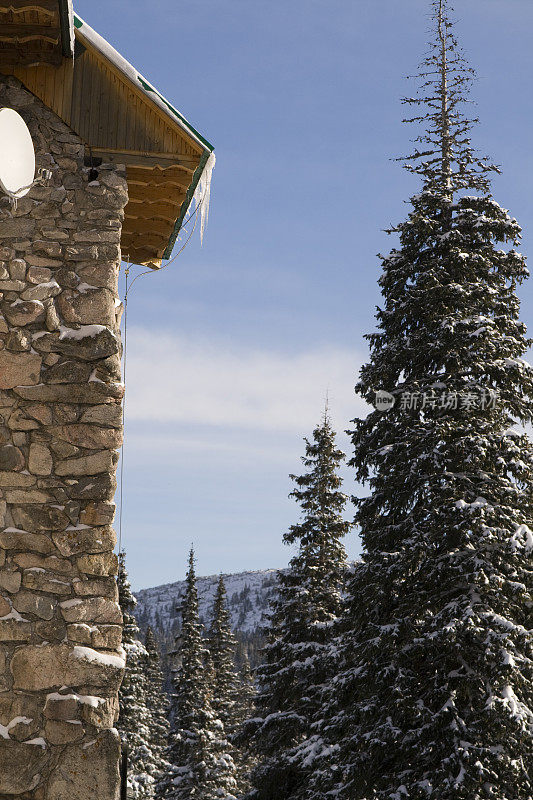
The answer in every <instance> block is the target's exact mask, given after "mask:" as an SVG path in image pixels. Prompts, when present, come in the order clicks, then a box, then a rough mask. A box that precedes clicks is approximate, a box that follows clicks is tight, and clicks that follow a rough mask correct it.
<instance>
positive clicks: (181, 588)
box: [135, 569, 278, 635]
mask: <svg viewBox="0 0 533 800" xmlns="http://www.w3.org/2000/svg"><path fill="white" fill-rule="evenodd" d="M277 574H278V570H276V569H265V570H255V571H253V572H238V573H235V574H228V575H223V576H222V577H223V578H224V582H225V584H226V591H227V595H228V607H229V611H230V615H231V625H232V628H233V630H235V631H240V632H242V633H245V634H253V633H255V632H257V631H258V629H259V628H260V627H261V626H262V625H263V624H264V616H265V613H266V612H267V611H268V607H269V602H270V599H271V598H272V597H273V596H274V595H275V593H276V588H277ZM219 577H220V576H219V575H208V576H205V577H200V578H198V579H197V586H198V606H199V612H200V618H201V620H202V622H203V623H204V624H206V625H209V623H210V620H211V610H212V606H213V599H214V595H215V590H216V586H217V583H218V580H219ZM184 593H185V581H176V582H175V583H166V584H164V585H162V586H154V587H153V588H150V589H141V590H140V591H138V592H136V593H135V597H136V599H137V608H136V609H135V616H136V617H137V619H138V621H139V624H140V626H141V628H143V629H144V628H146V626H147V625H150V626H151V627H152V628H153V629H154V630H156V631H157V632H158V633H159V634H162V635H168V634H170V633H171V632H172V630H173V628H174V627H175V626H177V625H178V624H179V621H180V613H179V607H180V603H181V601H182V598H183V595H184Z"/></svg>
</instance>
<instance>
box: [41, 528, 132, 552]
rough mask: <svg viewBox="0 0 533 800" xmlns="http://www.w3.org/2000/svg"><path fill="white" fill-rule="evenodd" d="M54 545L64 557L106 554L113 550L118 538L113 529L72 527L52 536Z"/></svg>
mask: <svg viewBox="0 0 533 800" xmlns="http://www.w3.org/2000/svg"><path fill="white" fill-rule="evenodd" d="M52 538H53V540H54V543H55V545H56V547H57V549H58V550H59V552H60V553H61V555H63V556H73V555H79V554H80V553H84V554H88V553H90V554H93V553H105V552H107V551H110V550H113V548H114V547H115V544H116V541H117V536H116V533H115V531H114V530H113V528H111V527H109V526H108V525H106V526H105V527H102V528H87V527H71V528H67V529H66V530H62V531H56V532H54V533H53V534H52Z"/></svg>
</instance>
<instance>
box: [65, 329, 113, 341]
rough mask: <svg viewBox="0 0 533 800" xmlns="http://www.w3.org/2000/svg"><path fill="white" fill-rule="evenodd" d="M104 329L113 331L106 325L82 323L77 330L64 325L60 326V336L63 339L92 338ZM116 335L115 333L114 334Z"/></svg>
mask: <svg viewBox="0 0 533 800" xmlns="http://www.w3.org/2000/svg"><path fill="white" fill-rule="evenodd" d="M102 331H109V332H110V333H112V331H110V330H109V328H106V326H105V325H81V326H80V327H79V328H78V329H77V330H75V329H74V328H66V327H65V326H64V325H60V327H59V338H60V340H61V339H77V340H79V339H92V337H93V336H98V334H99V333H102ZM113 335H114V334H113Z"/></svg>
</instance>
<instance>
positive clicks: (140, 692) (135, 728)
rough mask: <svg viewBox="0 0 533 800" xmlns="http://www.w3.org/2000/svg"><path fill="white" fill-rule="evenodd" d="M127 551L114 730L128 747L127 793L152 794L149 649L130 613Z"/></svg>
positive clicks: (135, 795)
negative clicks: (120, 672) (121, 676)
mask: <svg viewBox="0 0 533 800" xmlns="http://www.w3.org/2000/svg"><path fill="white" fill-rule="evenodd" d="M125 559H126V554H125V553H124V552H121V553H120V554H119V570H118V576H117V583H118V595H119V604H120V608H121V610H122V616H123V629H122V644H123V647H124V651H125V654H126V669H125V673H124V679H123V681H122V685H121V687H120V691H119V719H118V722H117V730H118V732H119V734H120V738H121V742H122V746H123V747H126V748H127V750H128V796H129V797H132V798H151V797H153V785H154V778H153V776H152V772H153V768H154V766H155V763H156V761H157V757H156V755H155V754H154V753H153V752H152V750H151V747H150V713H149V711H148V708H147V691H148V685H147V680H146V671H145V670H146V660H147V657H148V653H147V651H146V649H145V647H144V645H143V644H142V642H140V641H139V628H138V626H137V621H136V619H135V617H134V616H133V610H134V608H135V606H136V603H137V601H136V600H135V598H134V596H133V594H132V592H131V586H130V583H129V580H128V574H127V571H126V563H125Z"/></svg>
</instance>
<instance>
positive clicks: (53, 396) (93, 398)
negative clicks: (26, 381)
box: [0, 351, 124, 405]
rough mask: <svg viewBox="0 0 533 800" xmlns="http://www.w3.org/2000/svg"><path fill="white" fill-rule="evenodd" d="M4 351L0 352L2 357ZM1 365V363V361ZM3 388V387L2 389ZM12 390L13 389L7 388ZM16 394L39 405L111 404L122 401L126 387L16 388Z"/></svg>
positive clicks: (101, 385) (42, 386)
mask: <svg viewBox="0 0 533 800" xmlns="http://www.w3.org/2000/svg"><path fill="white" fill-rule="evenodd" d="M2 352H3V351H0V356H1V353H2ZM0 363H1V361H0ZM0 388H1V387H0ZM5 388H12V387H5ZM15 394H17V395H18V396H19V397H22V398H23V399H24V400H35V401H37V402H38V403H86V404H87V405H93V404H96V403H111V402H112V401H113V400H117V399H118V400H120V399H121V398H122V396H123V395H124V387H123V386H122V385H118V384H103V383H96V382H93V383H88V384H86V385H85V386H78V385H76V384H74V385H72V386H63V385H61V384H59V385H57V386H46V385H45V384H40V385H39V386H27V385H24V386H16V387H15Z"/></svg>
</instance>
